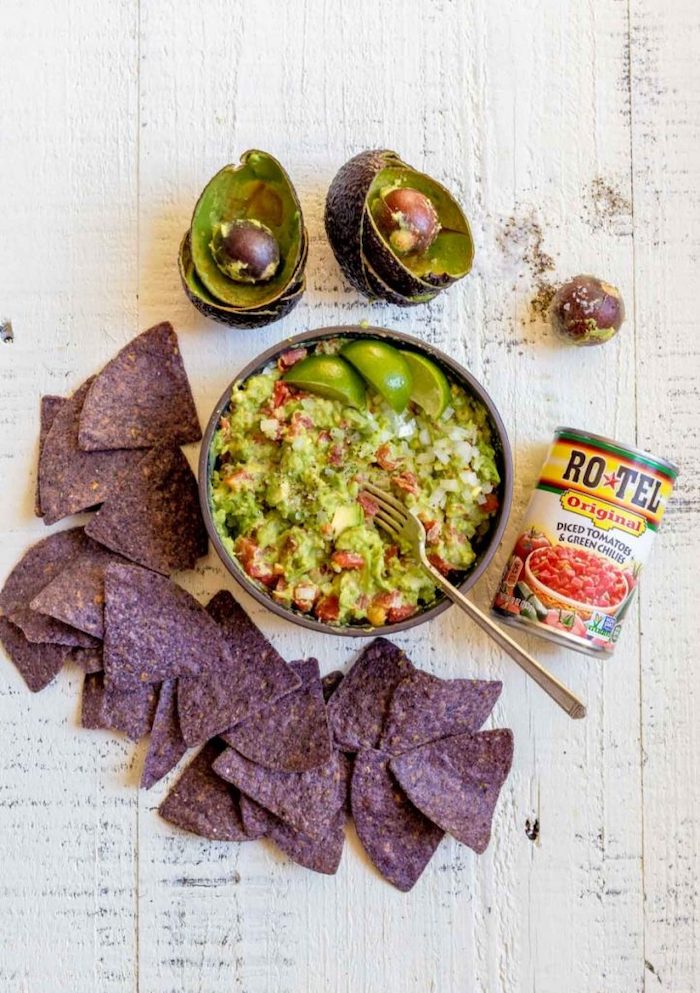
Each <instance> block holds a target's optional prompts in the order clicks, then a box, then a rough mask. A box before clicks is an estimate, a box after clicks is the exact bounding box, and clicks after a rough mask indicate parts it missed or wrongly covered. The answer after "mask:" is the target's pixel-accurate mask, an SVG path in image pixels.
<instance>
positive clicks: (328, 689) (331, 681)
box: [321, 669, 345, 703]
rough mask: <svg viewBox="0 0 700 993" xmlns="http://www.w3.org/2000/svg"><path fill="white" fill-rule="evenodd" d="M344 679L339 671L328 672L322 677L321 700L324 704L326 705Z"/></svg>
mask: <svg viewBox="0 0 700 993" xmlns="http://www.w3.org/2000/svg"><path fill="white" fill-rule="evenodd" d="M344 678H345V676H344V674H343V673H342V672H341V671H340V669H334V670H333V672H328V673H326V675H325V676H324V677H323V679H322V680H321V684H322V686H323V699H324V700H325V701H326V703H328V701H329V700H330V698H331V697H332V696H333V694H334V693H335V691H336V690H337V689H338V687H339V686H340V684H341V683H342V681H343V679H344Z"/></svg>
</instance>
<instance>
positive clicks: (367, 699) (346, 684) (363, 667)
mask: <svg viewBox="0 0 700 993" xmlns="http://www.w3.org/2000/svg"><path fill="white" fill-rule="evenodd" d="M410 672H413V665H412V664H411V662H410V661H409V660H408V659H407V658H406V656H405V655H404V653H403V652H402V651H401V650H400V649H399V648H397V647H396V645H392V643H391V642H390V641H387V640H386V638H375V640H374V641H373V642H372V643H371V644H370V645H369V646H368V647H367V648H365V650H364V651H363V652H362V654H361V655H360V657H359V658H358V660H357V661H356V662H355V664H354V665H353V667H352V669H351V670H350V672H349V673H348V674H347V676H346V677H345V679H344V680H343V681H342V683H341V684H340V686H339V687H338V689H337V690H336V691H335V693H334V694H333V696H332V697H331V699H330V700H329V702H328V716H329V718H330V722H331V728H332V729H333V735H334V737H335V740H336V743H337V744H338V745H339V746H340V748H343V749H344V750H345V751H349V752H358V751H360V750H362V749H365V748H376V747H377V745H378V744H379V739H380V738H381V735H382V730H383V728H384V721H385V718H386V715H387V712H388V710H389V704H390V702H391V697H392V696H393V693H394V690H395V689H396V687H397V685H398V684H399V683H400V682H401V680H402V679H403V678H404V677H405V676H407V675H408V674H409V673H410Z"/></svg>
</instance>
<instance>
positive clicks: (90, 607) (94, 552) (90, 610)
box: [31, 540, 125, 638]
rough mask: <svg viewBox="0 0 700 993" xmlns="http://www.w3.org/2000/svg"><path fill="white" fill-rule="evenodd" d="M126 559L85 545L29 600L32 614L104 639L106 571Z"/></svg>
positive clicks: (97, 546) (91, 543)
mask: <svg viewBox="0 0 700 993" xmlns="http://www.w3.org/2000/svg"><path fill="white" fill-rule="evenodd" d="M111 562H121V563H124V562H125V559H123V558H121V556H119V555H115V554H114V553H113V552H110V551H109V549H107V548H103V547H102V545H98V544H97V542H95V541H89V540H88V541H87V543H86V548H85V551H84V552H83V553H82V554H81V555H77V556H76V557H75V558H74V559H72V560H71V561H70V562H69V563H68V565H67V566H66V567H65V569H63V571H62V572H59V574H58V575H57V576H56V578H55V579H54V580H53V581H52V582H50V583H49V585H48V586H45V587H44V588H43V590H41V592H40V593H38V594H37V596H35V597H34V599H33V600H32V603H31V606H32V610H35V611H38V612H39V613H41V614H48V615H49V616H50V617H54V618H56V619H57V620H59V621H62V622H63V623H65V624H70V625H71V626H72V627H73V628H78V630H80V631H83V632H85V633H86V634H90V635H93V637H95V638H102V637H103V635H104V603H105V583H104V579H105V569H106V568H107V566H108V565H109V564H110V563H111Z"/></svg>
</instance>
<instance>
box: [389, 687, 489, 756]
mask: <svg viewBox="0 0 700 993" xmlns="http://www.w3.org/2000/svg"><path fill="white" fill-rule="evenodd" d="M502 688H503V684H502V683H500V682H495V681H494V682H491V681H489V680H486V679H438V677H437V676H431V675H430V674H429V673H427V672H422V671H421V670H419V669H416V670H415V671H414V672H412V673H410V674H409V675H408V676H406V678H405V679H402V680H401V682H400V683H399V684H398V686H397V687H396V689H395V690H394V695H393V696H392V698H391V704H390V706H389V713H388V715H387V719H386V723H385V725H384V732H383V734H382V738H381V742H380V748H381V749H382V751H385V752H390V753H391V754H392V755H399V754H400V753H401V752H406V751H409V750H410V749H411V748H417V747H418V746H419V745H425V744H427V743H428V742H429V741H435V740H436V739H437V738H447V737H449V736H450V735H454V734H462V733H463V732H465V731H478V730H479V728H480V727H481V725H482V724H483V723H484V721H485V720H486V718H487V717H488V716H489V714H490V713H491V711H492V710H493V707H494V705H495V703H496V701H497V700H498V697H499V696H500V694H501V690H502Z"/></svg>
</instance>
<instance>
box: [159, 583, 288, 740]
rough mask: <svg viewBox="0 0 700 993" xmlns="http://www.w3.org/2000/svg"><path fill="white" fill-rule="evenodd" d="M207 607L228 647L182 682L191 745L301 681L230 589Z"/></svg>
mask: <svg viewBox="0 0 700 993" xmlns="http://www.w3.org/2000/svg"><path fill="white" fill-rule="evenodd" d="M207 611H208V613H209V615H210V617H211V618H212V623H214V624H215V625H216V626H217V630H218V631H219V632H220V634H221V636H222V637H223V639H224V641H225V644H226V649H227V650H226V652H224V653H222V654H220V655H218V656H216V657H213V656H212V657H211V658H208V660H207V664H206V665H205V666H203V667H202V672H201V674H200V676H199V678H198V679H187V678H183V679H180V681H179V684H178V690H177V704H178V712H179V715H180V727H181V728H182V735H183V737H184V739H185V741H186V742H187V744H188V745H189V746H194V745H199V744H201V743H202V742H204V741H207V740H208V739H209V738H213V737H214V736H215V735H217V734H221V732H223V731H227V730H228V729H229V728H231V727H233V726H234V725H235V724H238V723H239V722H240V721H243V720H245V719H246V718H247V717H249V716H250V715H251V714H253V713H255V712H256V711H258V710H260V709H261V708H262V707H265V706H268V705H269V704H271V703H273V702H274V701H275V700H276V699H277V698H278V697H280V696H284V694H285V693H289V692H290V691H291V690H294V689H296V688H297V687H298V686H299V685H300V682H301V680H300V678H299V676H297V675H296V673H295V672H294V671H293V670H292V669H290V667H289V666H288V665H287V663H286V662H285V661H284V659H283V658H282V656H281V655H280V654H279V652H277V651H276V649H275V648H273V646H272V645H271V644H270V642H269V641H268V640H267V638H265V636H264V635H263V634H262V632H261V631H259V630H258V628H257V627H256V626H255V625H254V624H253V622H252V621H251V620H250V618H249V617H248V615H247V614H246V612H245V611H244V610H243V608H242V607H241V606H240V605H239V604H238V603H237V602H236V601H235V600H234V598H233V597H232V596H231V594H230V593H229V592H228V591H227V590H220V591H219V592H218V593H217V594H216V595H215V596H214V597H212V599H211V600H210V601H209V604H208V606H207Z"/></svg>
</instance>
